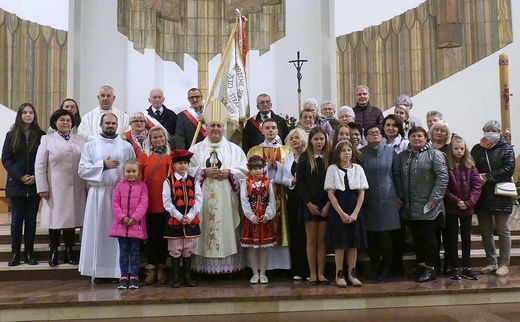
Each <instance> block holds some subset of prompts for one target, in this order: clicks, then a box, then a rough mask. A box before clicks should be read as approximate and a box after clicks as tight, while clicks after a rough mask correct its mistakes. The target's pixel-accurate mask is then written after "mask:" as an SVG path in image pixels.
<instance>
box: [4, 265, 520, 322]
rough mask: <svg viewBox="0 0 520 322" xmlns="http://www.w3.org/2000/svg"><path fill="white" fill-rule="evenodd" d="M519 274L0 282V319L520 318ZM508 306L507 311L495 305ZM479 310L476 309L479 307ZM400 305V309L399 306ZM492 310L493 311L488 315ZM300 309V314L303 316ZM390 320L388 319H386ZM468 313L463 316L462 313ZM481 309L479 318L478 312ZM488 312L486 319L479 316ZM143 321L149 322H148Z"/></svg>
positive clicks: (424, 319) (489, 319)
mask: <svg viewBox="0 0 520 322" xmlns="http://www.w3.org/2000/svg"><path fill="white" fill-rule="evenodd" d="M517 302H520V269H519V267H511V272H510V274H509V276H507V277H501V278H498V277H496V276H487V275H480V276H479V280H478V281H469V280H460V281H453V280H451V279H449V278H439V279H437V280H436V281H433V282H428V283H423V284H418V283H415V282H413V281H408V280H405V279H398V280H394V281H391V282H388V283H373V284H370V283H365V284H364V285H363V287H360V288H354V287H348V288H346V289H340V288H337V287H335V286H333V285H331V286H309V285H308V284H307V283H306V282H293V281H292V280H289V279H286V278H283V277H277V276H271V278H270V281H269V284H267V285H250V284H249V283H248V278H247V277H245V276H244V277H242V278H238V279H235V280H226V279H210V280H202V281H200V282H199V285H198V286H197V287H194V288H186V287H182V288H179V289H172V288H171V287H169V286H148V287H146V286H142V287H141V288H139V289H138V290H118V289H117V288H116V284H96V285H93V284H91V283H90V280H89V279H87V278H85V279H75V280H68V281H61V280H46V281H11V282H9V281H8V282H0V321H13V320H16V321H19V320H31V321H34V320H71V321H72V320H78V319H106V320H107V321H109V320H110V319H117V318H119V319H124V320H125V321H127V320H129V319H130V320H132V321H138V320H139V321H141V320H143V319H144V318H147V319H149V320H148V321H159V320H158V319H154V318H159V317H161V321H164V320H165V319H164V318H163V317H173V316H175V317H178V318H180V317H183V316H184V317H185V319H182V320H180V321H191V320H194V319H195V317H194V316H198V318H197V320H198V321H209V320H208V319H205V318H204V317H208V316H212V317H213V318H212V320H211V321H224V320H225V321H244V320H248V321H249V322H251V321H260V320H262V321H266V320H269V321H270V322H274V321H279V320H283V321H292V320H294V321H311V320H312V321H349V320H356V321H360V320H362V321H371V320H375V319H376V318H377V320H378V321H419V320H420V321H515V320H516V321H520V314H518V313H520V312H519V311H520V305H518V303H517ZM499 303H500V304H508V303H509V304H513V303H516V304H514V305H510V306H506V307H508V309H507V312H504V311H502V310H499V309H496V308H497V307H496V306H495V305H496V304H499ZM479 304H481V305H483V306H476V305H479ZM396 308H400V309H396ZM490 308H493V309H492V310H491V309H490ZM302 312H304V313H302ZM387 312H388V314H390V313H391V315H388V314H387ZM464 312H465V313H464ZM479 312H480V313H479ZM484 313H485V314H484ZM145 321H146V320H145Z"/></svg>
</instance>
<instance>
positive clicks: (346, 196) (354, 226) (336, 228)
mask: <svg viewBox="0 0 520 322" xmlns="http://www.w3.org/2000/svg"><path fill="white" fill-rule="evenodd" d="M352 151H353V149H352V144H351V143H350V142H348V141H342V142H339V143H338V144H337V146H336V147H335V149H334V154H333V157H332V163H333V164H331V165H330V166H329V168H328V169H327V176H326V179H325V186H324V189H325V190H327V194H328V197H329V200H330V203H331V204H332V208H331V211H330V214H329V225H331V228H332V229H330V231H331V232H332V236H330V239H331V242H332V245H333V247H334V254H335V262H336V285H337V286H338V287H346V286H347V283H348V285H353V286H361V282H360V281H359V279H358V278H357V276H356V260H357V250H358V248H366V245H367V242H366V232H365V224H364V218H363V212H362V208H361V206H362V205H363V200H364V198H365V190H366V189H368V181H367V178H366V176H365V172H364V171H363V168H362V167H361V166H360V165H359V164H355V163H352V158H353V152H352ZM358 157H359V156H358ZM345 253H346V255H347V256H346V258H345ZM344 259H346V260H347V265H348V274H347V280H345V274H344V272H343V260H344Z"/></svg>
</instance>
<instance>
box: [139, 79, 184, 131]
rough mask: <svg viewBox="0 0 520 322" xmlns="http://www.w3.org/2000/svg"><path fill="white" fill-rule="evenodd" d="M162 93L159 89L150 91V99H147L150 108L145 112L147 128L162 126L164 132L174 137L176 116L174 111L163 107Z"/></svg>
mask: <svg viewBox="0 0 520 322" xmlns="http://www.w3.org/2000/svg"><path fill="white" fill-rule="evenodd" d="M164 99H165V97H164V93H163V91H162V90H161V89H160V88H154V89H152V90H151V91H150V98H148V102H150V104H152V105H150V107H149V108H148V109H147V110H146V112H147V113H146V114H147V115H146V116H147V117H146V118H147V122H146V123H147V127H148V126H152V125H153V126H156V125H159V124H160V125H162V126H163V127H164V128H165V129H166V131H168V135H169V136H170V137H171V136H172V135H175V126H176V124H177V114H175V112H174V111H172V110H170V109H168V108H167V107H166V106H164V104H163V103H164Z"/></svg>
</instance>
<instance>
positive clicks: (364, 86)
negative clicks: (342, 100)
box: [354, 85, 370, 93]
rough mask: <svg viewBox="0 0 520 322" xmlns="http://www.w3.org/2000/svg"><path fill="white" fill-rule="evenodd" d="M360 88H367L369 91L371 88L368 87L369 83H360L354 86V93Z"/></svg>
mask: <svg viewBox="0 0 520 322" xmlns="http://www.w3.org/2000/svg"><path fill="white" fill-rule="evenodd" d="M360 88H365V89H366V90H367V92H368V93H370V89H369V88H368V86H367V85H358V86H356V88H354V93H356V92H357V90H358V89H360Z"/></svg>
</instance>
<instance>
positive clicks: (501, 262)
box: [471, 121, 515, 276]
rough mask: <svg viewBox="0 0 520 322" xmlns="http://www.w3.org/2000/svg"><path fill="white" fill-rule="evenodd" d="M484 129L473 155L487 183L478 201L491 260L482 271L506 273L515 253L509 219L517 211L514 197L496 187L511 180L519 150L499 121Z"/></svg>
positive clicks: (484, 272)
mask: <svg viewBox="0 0 520 322" xmlns="http://www.w3.org/2000/svg"><path fill="white" fill-rule="evenodd" d="M482 130H483V131H484V137H483V138H482V139H481V140H480V143H479V144H477V145H475V146H474V147H473V149H471V156H472V157H473V159H474V160H475V166H476V167H477V170H478V172H479V173H480V178H481V179H482V184H483V186H482V193H481V195H480V198H479V200H478V202H477V204H476V205H475V212H476V213H477V215H478V223H479V227H480V233H481V234H482V244H483V245H484V250H485V251H486V259H487V262H488V266H486V267H484V268H483V269H482V271H481V272H482V273H483V274H490V273H495V274H496V275H497V276H505V275H507V274H508V273H509V269H508V267H507V266H508V265H509V257H510V254H511V233H510V231H509V225H508V223H507V220H508V218H509V214H511V212H512V211H513V198H511V197H504V196H498V195H495V192H494V190H495V185H496V184H497V183H499V182H507V181H511V176H512V175H513V172H514V170H515V152H514V150H513V147H512V146H511V145H510V144H509V143H508V142H507V139H506V138H505V137H504V136H503V135H501V128H500V123H499V122H497V121H488V122H487V123H486V124H484V127H483V128H482ZM493 217H495V223H496V229H497V232H498V237H499V250H500V258H498V261H497V254H496V248H495V241H494V240H493Z"/></svg>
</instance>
